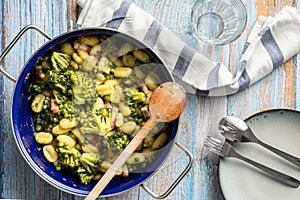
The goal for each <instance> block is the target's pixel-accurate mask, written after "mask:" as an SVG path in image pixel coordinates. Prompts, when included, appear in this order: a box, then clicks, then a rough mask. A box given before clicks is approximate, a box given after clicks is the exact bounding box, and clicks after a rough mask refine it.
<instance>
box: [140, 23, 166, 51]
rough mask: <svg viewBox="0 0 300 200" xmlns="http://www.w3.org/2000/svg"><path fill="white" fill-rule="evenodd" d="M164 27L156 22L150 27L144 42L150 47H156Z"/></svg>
mask: <svg viewBox="0 0 300 200" xmlns="http://www.w3.org/2000/svg"><path fill="white" fill-rule="evenodd" d="M163 28H164V26H163V25H162V24H161V23H160V22H158V21H157V20H154V21H153V22H152V24H151V25H150V28H149V30H148V31H147V33H146V35H145V37H144V39H143V41H144V42H145V43H146V44H147V45H149V46H150V47H154V45H155V43H156V41H157V38H158V36H159V34H160V33H161V31H162V30H163Z"/></svg>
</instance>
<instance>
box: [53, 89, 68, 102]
mask: <svg viewBox="0 0 300 200" xmlns="http://www.w3.org/2000/svg"><path fill="white" fill-rule="evenodd" d="M53 96H54V99H55V102H56V103H57V104H58V105H60V104H63V103H65V102H66V101H67V97H66V96H65V95H63V94H61V93H60V92H58V91H57V90H53Z"/></svg>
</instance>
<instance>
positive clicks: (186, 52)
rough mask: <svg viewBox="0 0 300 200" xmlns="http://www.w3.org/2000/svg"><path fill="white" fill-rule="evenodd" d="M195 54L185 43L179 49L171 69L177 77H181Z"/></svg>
mask: <svg viewBox="0 0 300 200" xmlns="http://www.w3.org/2000/svg"><path fill="white" fill-rule="evenodd" d="M194 54H195V51H193V49H191V48H190V47H188V46H187V45H185V46H184V47H183V49H182V50H181V53H180V55H179V57H178V59H177V62H176V64H175V68H174V69H173V75H175V76H177V77H178V78H182V77H183V76H184V74H185V72H186V70H187V68H188V66H189V64H190V62H191V60H192V58H193V56H194Z"/></svg>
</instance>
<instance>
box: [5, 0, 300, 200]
mask: <svg viewBox="0 0 300 200" xmlns="http://www.w3.org/2000/svg"><path fill="white" fill-rule="evenodd" d="M133 2H135V3H136V4H137V6H139V7H141V8H142V9H144V10H145V11H147V12H149V13H150V14H151V15H153V16H154V17H155V18H156V19H157V20H159V21H160V22H161V23H163V24H164V25H165V26H166V27H167V28H169V29H170V30H171V31H173V32H174V33H175V34H176V35H177V36H178V37H179V38H180V39H182V40H183V41H184V42H186V43H187V44H188V45H189V46H191V47H193V48H195V49H196V50H197V51H199V52H201V53H203V54H204V55H206V56H207V57H209V58H210V59H211V60H214V61H220V62H223V63H224V64H225V65H226V66H228V68H229V69H230V70H231V71H234V69H235V66H236V65H237V63H238V61H239V59H240V55H241V52H242V50H243V47H244V44H245V41H246V39H247V37H248V34H249V32H250V31H251V28H252V26H253V24H254V22H255V20H256V19H257V17H258V16H259V15H264V16H272V15H274V14H275V13H277V12H278V11H279V10H280V9H281V8H283V7H284V6H285V5H291V6H293V5H295V6H296V7H298V10H300V7H299V6H300V3H299V2H298V1H297V0H295V1H294V0H256V1H250V0H247V1H244V3H245V4H246V9H247V13H248V22H247V26H246V29H245V31H244V32H243V34H242V35H241V36H240V37H239V38H238V39H237V40H236V41H235V42H233V43H232V44H230V45H225V46H221V47H211V46H208V45H206V44H202V43H198V41H197V40H196V38H195V37H194V36H193V35H192V31H191V27H190V12H191V8H192V6H193V4H194V3H195V2H196V0H190V1H186V0H185V1H181V0H133ZM78 12H79V9H78V7H77V6H76V0H41V1H38V0H32V1H25V0H0V13H1V15H0V27H1V30H0V37H1V42H0V50H1V52H3V49H5V47H6V46H7V45H8V43H9V42H10V41H11V40H12V39H13V38H14V36H15V35H16V34H17V33H18V31H19V30H21V28H23V27H24V26H25V25H28V24H35V25H37V26H39V27H40V28H41V29H43V30H45V31H46V32H47V33H49V34H50V35H52V36H57V35H59V34H60V33H63V32H66V31H68V30H73V29H76V19H77V16H78ZM45 41H47V40H46V39H45V38H43V37H42V36H40V35H39V34H37V33H35V32H33V31H30V32H28V33H26V34H25V36H24V37H23V38H22V39H21V41H19V42H18V44H17V45H16V47H15V48H14V49H13V50H12V51H11V52H10V53H9V55H8V56H7V58H6V59H5V61H4V63H3V66H4V68H5V69H6V70H7V71H8V72H9V73H10V74H12V75H13V76H15V77H17V75H18V73H19V72H20V70H21V68H22V66H23V65H24V63H25V62H26V60H27V59H28V58H29V57H30V55H32V53H33V52H35V50H36V49H37V48H38V47H40V46H41V45H42V44H43V43H44V42H45ZM299 63H300V57H299V55H298V56H295V57H293V58H292V59H290V60H289V61H287V62H286V63H285V64H284V66H282V67H279V68H278V69H276V70H274V71H273V72H272V73H270V74H269V75H268V76H267V77H265V78H263V79H261V80H260V81H258V82H257V83H255V84H254V85H252V86H251V87H249V88H247V89H246V90H244V91H242V92H239V93H237V94H234V95H231V96H228V97H215V98H211V97H196V96H195V95H189V96H188V101H187V106H186V108H185V110H184V113H183V115H182V116H181V118H180V125H179V129H178V135H177V138H176V140H177V141H178V142H179V143H181V144H183V145H184V146H185V147H186V148H187V149H189V150H190V151H191V152H192V153H193V155H194V157H195V162H194V165H193V168H192V170H191V171H190V172H189V173H188V175H187V176H186V177H185V178H184V179H183V180H182V182H181V183H180V184H179V185H178V186H177V187H176V188H175V190H174V191H173V192H172V193H171V194H170V196H169V197H167V198H166V199H172V200H176V199H178V200H179V199H180V200H181V199H193V200H207V199H209V200H215V199H216V200H222V199H223V197H222V194H221V191H220V188H219V185H218V177H217V175H218V166H217V163H218V158H217V157H216V156H215V155H212V154H211V153H209V152H207V151H206V149H205V148H203V141H204V139H205V137H206V136H207V135H213V136H216V137H218V136H219V134H218V131H217V123H218V121H219V120H220V119H221V117H223V116H225V115H234V116H237V117H240V118H246V117H248V116H249V115H252V114H254V113H256V112H258V111H262V110H266V109H271V108H294V109H299V108H300V88H299V87H297V85H299V84H298V83H299V82H300V80H299V77H300V70H299V69H300V64H299ZM13 86H14V83H13V82H11V81H9V80H8V79H6V78H4V77H3V76H2V75H0V119H1V124H0V131H1V133H0V134H1V136H0V137H1V138H0V139H1V143H0V159H1V165H0V168H1V178H0V180H1V185H0V192H1V193H0V198H10V199H62V200H65V199H66V200H68V199H83V198H82V197H76V196H73V195H70V194H67V193H65V192H62V191H60V190H57V189H56V188H54V187H52V186H50V185H49V184H48V183H46V182H45V181H44V180H42V179H41V178H39V177H38V176H37V175H35V174H34V173H33V171H32V170H31V169H30V168H29V167H28V166H27V164H26V163H25V161H24V159H23V158H22V156H21V155H20V153H19V151H18V149H17V147H16V144H15V141H14V139H13V135H12V130H11V125H10V124H11V121H10V109H11V108H10V106H11V97H12V94H13V89H12V88H13ZM187 162H188V160H187V158H186V156H185V154H184V153H183V152H182V151H181V150H180V149H179V148H177V147H176V146H175V147H174V149H173V150H172V152H171V153H170V155H169V157H168V159H167V160H166V162H165V163H164V165H162V167H161V169H160V170H159V171H158V172H157V174H156V175H154V176H153V177H152V178H150V179H149V180H147V181H146V182H145V185H146V186H148V187H150V188H151V189H152V190H153V191H155V192H157V193H163V192H164V191H165V190H166V189H167V188H168V187H169V186H170V184H172V182H173V181H174V180H175V179H176V178H177V176H178V175H179V174H180V173H181V172H182V170H183V169H184V168H185V166H186V165H187ZM104 199H112V200H116V199H120V200H125V199H133V200H136V199H143V200H150V199H153V198H152V197H151V196H150V195H149V194H148V193H147V192H145V191H144V190H143V189H141V188H140V187H137V188H134V189H132V190H130V191H129V192H125V193H123V194H120V195H117V196H114V197H109V198H104Z"/></svg>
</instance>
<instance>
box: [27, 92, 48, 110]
mask: <svg viewBox="0 0 300 200" xmlns="http://www.w3.org/2000/svg"><path fill="white" fill-rule="evenodd" d="M45 98H46V97H45V95H43V94H38V95H36V96H35V97H34V99H33V101H32V103H31V109H32V111H33V112H36V113H40V112H42V110H43V107H44V101H45Z"/></svg>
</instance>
